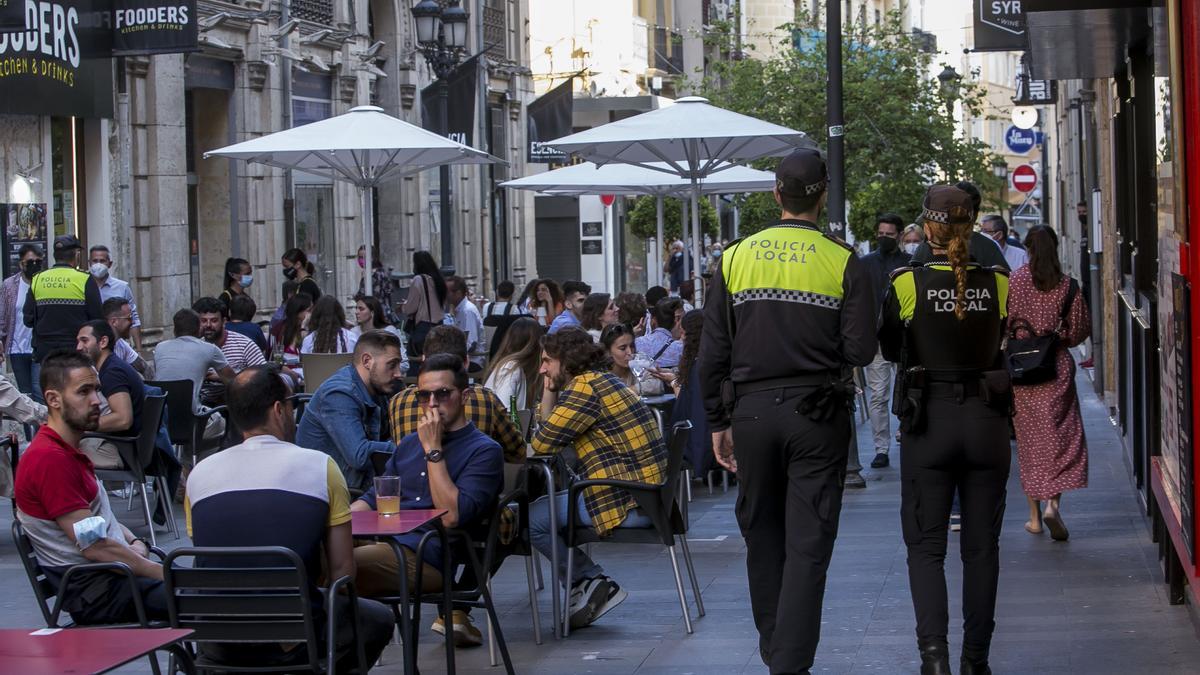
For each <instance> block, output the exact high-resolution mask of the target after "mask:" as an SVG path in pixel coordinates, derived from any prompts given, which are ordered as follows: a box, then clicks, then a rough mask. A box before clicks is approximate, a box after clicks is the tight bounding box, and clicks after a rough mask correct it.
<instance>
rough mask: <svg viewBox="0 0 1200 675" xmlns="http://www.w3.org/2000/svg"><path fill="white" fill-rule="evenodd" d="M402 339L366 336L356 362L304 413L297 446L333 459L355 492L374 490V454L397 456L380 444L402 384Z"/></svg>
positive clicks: (319, 392) (319, 391)
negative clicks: (386, 411)
mask: <svg viewBox="0 0 1200 675" xmlns="http://www.w3.org/2000/svg"><path fill="white" fill-rule="evenodd" d="M402 361H403V358H402V356H401V351H400V338H397V337H396V336H395V335H393V334H391V333H388V332H387V331H382V330H373V331H367V332H366V333H363V334H362V337H360V338H359V339H358V343H357V344H356V345H355V346H354V361H353V363H351V364H350V365H348V366H345V367H344V368H342V369H340V370H338V371H337V372H336V373H334V374H333V375H332V376H331V377H330V378H329V379H328V380H325V382H324V384H322V385H321V386H320V388H319V389H317V392H316V393H315V394H313V397H312V400H311V401H309V402H308V405H307V406H306V407H305V409H304V417H303V418H302V419H301V420H300V428H299V429H298V430H297V431H296V445H299V446H300V447H302V448H310V449H312V450H320V451H322V452H325V453H327V454H329V455H330V456H331V457H333V460H334V462H336V463H337V465H338V468H339V469H341V470H342V474H343V475H345V477H346V485H347V486H348V487H349V488H350V489H351V490H366V489H367V488H369V487H370V484H371V478H372V477H373V475H374V472H373V471H372V469H371V454H372V453H375V452H382V453H387V454H388V455H391V454H392V451H393V450H395V448H396V446H395V444H394V443H392V442H391V441H381V440H379V430H380V427H381V425H382V422H383V410H384V407H385V406H386V405H387V399H388V397H389V396H391V394H392V392H393V390H395V389H396V388H397V386H398V385H399V384H400V383H401V382H402V381H403V378H404V372H403V370H402V369H401V363H402Z"/></svg>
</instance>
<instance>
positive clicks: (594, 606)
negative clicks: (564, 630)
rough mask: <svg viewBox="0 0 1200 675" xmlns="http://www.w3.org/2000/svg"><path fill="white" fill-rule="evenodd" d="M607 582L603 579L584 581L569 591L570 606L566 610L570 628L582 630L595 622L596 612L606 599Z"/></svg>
mask: <svg viewBox="0 0 1200 675" xmlns="http://www.w3.org/2000/svg"><path fill="white" fill-rule="evenodd" d="M608 588H609V587H608V580H607V579H606V578H604V577H597V578H595V579H584V580H583V581H581V582H579V583H578V584H576V585H575V586H574V587H573V588H572V589H571V604H570V607H568V608H567V612H568V616H570V617H571V619H570V621H571V628H582V627H584V626H586V625H588V624H589V623H591V622H593V621H595V620H596V611H597V610H598V609H599V608H600V605H602V604H603V603H604V600H605V599H606V598H607V597H608Z"/></svg>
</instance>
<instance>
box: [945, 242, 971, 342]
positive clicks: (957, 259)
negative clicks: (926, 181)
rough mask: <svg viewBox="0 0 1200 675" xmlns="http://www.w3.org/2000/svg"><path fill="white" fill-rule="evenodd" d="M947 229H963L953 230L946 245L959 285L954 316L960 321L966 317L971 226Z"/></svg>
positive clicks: (956, 282)
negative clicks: (968, 244) (968, 245)
mask: <svg viewBox="0 0 1200 675" xmlns="http://www.w3.org/2000/svg"><path fill="white" fill-rule="evenodd" d="M947 229H953V230H961V232H952V233H948V234H950V241H948V242H947V246H946V257H947V258H949V259H950V268H951V269H953V270H954V285H955V286H956V287H957V293H956V294H955V296H954V316H955V318H957V319H958V320H959V321H962V320H963V319H964V318H966V307H965V305H966V298H967V263H968V262H970V260H971V254H970V253H969V252H968V249H967V243H968V241H969V238H970V236H971V227H970V225H969V224H968V225H967V226H965V227H964V226H961V225H948V226H947Z"/></svg>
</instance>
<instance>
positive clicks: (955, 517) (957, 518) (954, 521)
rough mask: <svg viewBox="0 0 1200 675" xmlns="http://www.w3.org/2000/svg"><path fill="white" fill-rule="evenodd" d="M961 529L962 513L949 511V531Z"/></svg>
mask: <svg viewBox="0 0 1200 675" xmlns="http://www.w3.org/2000/svg"><path fill="white" fill-rule="evenodd" d="M961 529H962V514H961V513H951V514H950V531H951V532H958V531H959V530H961Z"/></svg>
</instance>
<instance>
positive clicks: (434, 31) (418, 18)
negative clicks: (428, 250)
mask: <svg viewBox="0 0 1200 675" xmlns="http://www.w3.org/2000/svg"><path fill="white" fill-rule="evenodd" d="M411 12H412V17H413V22H414V23H415V24H416V28H417V48H418V49H419V50H420V52H421V55H422V56H424V57H425V61H426V62H427V63H429V67H430V68H432V69H433V75H434V77H435V78H436V80H437V85H438V99H439V101H440V103H441V106H440V108H441V109H440V113H439V117H440V118H441V119H440V120H439V124H440V126H439V127H438V128H439V129H440V131H441V133H442V135H444V136H448V135H449V134H450V116H449V107H450V106H449V99H450V82H449V79H448V78H449V77H450V74H451V73H453V72H454V70H455V69H456V68H457V67H458V64H459V62H460V61H461V60H462V55H463V51H464V50H465V49H466V48H467V24H468V23H469V22H470V15H468V14H467V11H466V10H465V9H463V8H462V7H460V6H459V4H458V2H457V1H456V0H455V1H452V2H451V3H450V4H447V5H446V6H445V7H443V6H442V5H440V4H439V3H437V2H435V0H420V2H418V3H417V4H415V5H413V8H412V10H411ZM438 178H439V180H438V182H439V186H438V193H439V197H440V200H441V230H442V266H443V267H453V266H454V239H453V227H452V223H451V209H450V167H449V166H448V165H445V164H443V165H442V166H441V168H440V169H439V171H438Z"/></svg>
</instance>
